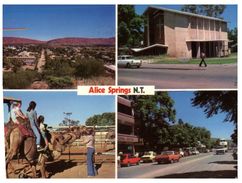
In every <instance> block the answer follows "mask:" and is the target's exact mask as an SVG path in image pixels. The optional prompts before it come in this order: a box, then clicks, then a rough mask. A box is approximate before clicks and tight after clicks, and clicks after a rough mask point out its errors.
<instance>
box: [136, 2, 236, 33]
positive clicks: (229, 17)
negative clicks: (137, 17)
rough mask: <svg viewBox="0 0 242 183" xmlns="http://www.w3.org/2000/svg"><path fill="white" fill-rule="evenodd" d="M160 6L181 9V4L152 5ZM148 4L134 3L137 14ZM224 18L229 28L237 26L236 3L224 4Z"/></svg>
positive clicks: (141, 12)
mask: <svg viewBox="0 0 242 183" xmlns="http://www.w3.org/2000/svg"><path fill="white" fill-rule="evenodd" d="M152 6H161V7H164V8H169V9H176V10H181V7H182V5H152ZM147 7H148V5H136V6H135V10H136V13H137V14H143V13H144V11H145V10H146V8H147ZM222 17H223V18H224V20H226V21H228V27H229V29H233V28H234V27H237V5H226V9H225V11H224V13H223V14H222Z"/></svg>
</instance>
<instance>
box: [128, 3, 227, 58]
mask: <svg viewBox="0 0 242 183" xmlns="http://www.w3.org/2000/svg"><path fill="white" fill-rule="evenodd" d="M144 16H145V17H146V20H147V23H146V26H145V35H144V38H145V40H144V46H145V47H144V48H138V49H132V50H133V52H134V54H137V55H138V54H140V55H154V54H156V55H157V54H164V53H166V54H167V55H169V56H172V57H177V58H199V57H200V55H201V53H202V52H204V53H205V54H206V56H207V57H223V56H227V55H229V54H230V50H229V48H228V33H227V22H226V21H225V20H223V19H219V18H214V17H209V16H204V15H199V14H194V13H188V12H183V11H178V10H173V9H166V8H162V7H154V6H150V7H148V8H147V9H146V11H145V12H144Z"/></svg>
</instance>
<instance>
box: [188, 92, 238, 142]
mask: <svg viewBox="0 0 242 183" xmlns="http://www.w3.org/2000/svg"><path fill="white" fill-rule="evenodd" d="M194 95H195V96H194V98H192V100H191V101H192V105H193V106H197V107H200V108H203V109H204V113H205V114H206V115H207V118H210V117H212V116H213V115H216V114H218V113H225V114H226V117H225V119H224V121H225V122H232V123H234V125H235V131H234V134H233V135H231V137H232V139H233V141H234V142H235V143H236V142H237V122H238V118H237V107H238V104H237V91H196V92H194Z"/></svg>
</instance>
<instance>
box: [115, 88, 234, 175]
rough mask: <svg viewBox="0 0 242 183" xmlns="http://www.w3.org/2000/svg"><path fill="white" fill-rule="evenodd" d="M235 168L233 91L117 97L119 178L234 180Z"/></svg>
mask: <svg viewBox="0 0 242 183" xmlns="http://www.w3.org/2000/svg"><path fill="white" fill-rule="evenodd" d="M218 126H219V128H218ZM237 166H238V165H237V92H236V91H194V92H192V91H184V92H181V91H180V92H179V91H173V92H162V91H161V92H156V93H155V95H154V96H119V97H118V177H119V178H236V177H237V169H238V167H237Z"/></svg>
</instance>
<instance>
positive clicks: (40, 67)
mask: <svg viewBox="0 0 242 183" xmlns="http://www.w3.org/2000/svg"><path fill="white" fill-rule="evenodd" d="M44 65H45V50H44V49H42V51H41V55H40V58H39V61H38V64H37V69H38V72H42V70H43V66H44Z"/></svg>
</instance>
